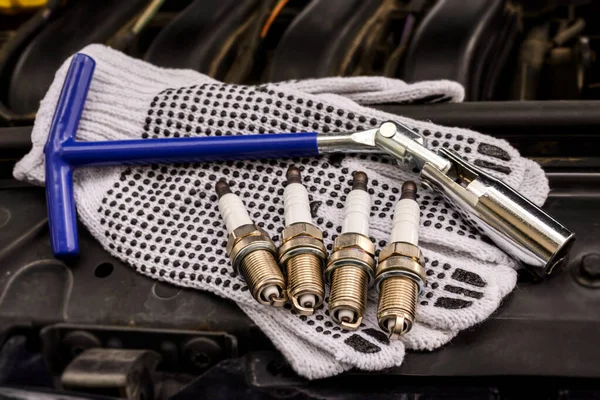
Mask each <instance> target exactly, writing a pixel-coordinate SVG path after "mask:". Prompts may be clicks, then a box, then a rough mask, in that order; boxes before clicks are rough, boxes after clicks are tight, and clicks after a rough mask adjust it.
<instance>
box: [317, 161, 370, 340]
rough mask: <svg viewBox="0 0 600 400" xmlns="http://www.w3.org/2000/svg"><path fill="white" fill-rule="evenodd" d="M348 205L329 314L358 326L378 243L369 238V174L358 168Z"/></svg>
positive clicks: (330, 275)
mask: <svg viewBox="0 0 600 400" xmlns="http://www.w3.org/2000/svg"><path fill="white" fill-rule="evenodd" d="M353 180H354V181H353V185H352V191H351V192H350V194H349V195H348V200H347V202H346V207H345V209H344V215H345V217H344V225H343V226H342V234H341V235H340V236H338V237H337V238H336V239H335V241H334V244H333V252H332V253H331V256H330V257H329V260H328V262H327V268H326V270H325V278H326V280H327V282H328V283H329V284H330V293H329V314H330V316H331V318H332V319H333V320H334V321H335V322H336V323H337V324H339V325H340V326H341V327H342V328H344V329H347V330H356V329H358V327H359V326H360V324H361V323H362V319H363V316H364V314H365V308H366V305H367V289H368V288H369V286H371V284H372V283H373V280H374V278H375V258H374V255H375V245H374V244H373V242H372V241H371V239H370V238H369V236H368V235H369V214H370V212H371V198H370V196H369V194H368V192H367V175H366V174H365V173H364V172H355V173H354V176H353Z"/></svg>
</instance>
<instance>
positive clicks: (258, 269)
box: [215, 180, 287, 307]
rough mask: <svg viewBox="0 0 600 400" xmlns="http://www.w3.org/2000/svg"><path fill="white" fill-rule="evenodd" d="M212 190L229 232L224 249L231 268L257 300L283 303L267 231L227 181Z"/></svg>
mask: <svg viewBox="0 0 600 400" xmlns="http://www.w3.org/2000/svg"><path fill="white" fill-rule="evenodd" d="M215 190H216V192H217V195H218V196H219V211H220V213H221V216H222V217H223V220H224V221H225V226H226V227H227V232H228V233H229V236H228V238H227V247H226V250H227V255H228V256H229V257H230V258H231V264H232V265H233V269H234V270H235V271H236V272H238V273H239V274H240V275H241V276H242V277H243V278H244V280H245V281H246V284H247V285H248V288H249V289H250V293H251V294H252V297H254V299H255V300H256V301H258V302H259V303H261V304H265V305H273V306H278V307H282V306H283V305H284V304H285V302H286V300H287V297H286V285H285V278H284V276H283V274H282V273H281V270H280V269H279V266H278V265H277V261H276V258H275V257H276V255H277V247H276V246H275V244H274V243H273V241H272V240H271V238H269V235H268V234H267V233H266V232H265V231H263V230H262V229H261V228H260V227H258V226H257V225H255V224H254V223H253V222H252V220H251V219H250V216H249V215H248V212H247V211H246V207H244V203H242V200H241V199H240V198H239V197H238V196H236V195H235V194H234V193H231V190H230V189H229V186H228V185H227V182H225V181H223V180H221V181H219V182H217V184H216V185H215Z"/></svg>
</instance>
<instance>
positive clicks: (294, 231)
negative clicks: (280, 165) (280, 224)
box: [279, 167, 327, 315]
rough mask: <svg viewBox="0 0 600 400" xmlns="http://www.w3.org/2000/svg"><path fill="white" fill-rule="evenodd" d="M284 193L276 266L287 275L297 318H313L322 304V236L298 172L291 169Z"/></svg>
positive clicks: (290, 296)
mask: <svg viewBox="0 0 600 400" xmlns="http://www.w3.org/2000/svg"><path fill="white" fill-rule="evenodd" d="M286 178H287V186H286V189H285V192H284V200H283V203H284V206H285V223H286V226H285V228H284V230H283V233H282V240H281V246H280V247H279V264H280V265H281V267H282V268H285V271H286V274H287V285H288V298H289V299H290V302H291V303H292V307H293V308H294V310H296V311H297V312H298V314H300V315H312V314H313V313H314V312H315V310H316V309H317V307H319V306H320V305H321V304H323V298H324V297H325V288H324V285H323V264H324V262H325V259H326V258H327V251H326V250H325V245H324V244H323V233H322V232H321V230H320V229H319V228H317V227H316V226H315V225H313V224H312V223H311V220H312V217H311V214H310V203H309V200H308V193H307V191H306V188H305V187H304V186H303V185H302V180H301V175H300V170H299V169H298V168H296V167H290V168H289V169H288V171H287V174H286Z"/></svg>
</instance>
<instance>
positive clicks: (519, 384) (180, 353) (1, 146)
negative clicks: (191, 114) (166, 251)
mask: <svg viewBox="0 0 600 400" xmlns="http://www.w3.org/2000/svg"><path fill="white" fill-rule="evenodd" d="M101 3H102V4H100V2H94V1H91V0H90V1H87V0H81V1H68V2H66V3H65V2H58V1H57V2H53V1H49V2H48V4H47V5H46V6H45V8H43V9H40V10H39V11H37V12H34V13H26V14H17V15H16V16H14V15H13V16H10V17H8V16H2V18H0V29H4V30H5V31H6V32H12V33H7V34H6V37H7V38H8V39H7V40H6V41H5V42H4V44H3V45H2V46H3V47H1V48H0V82H1V84H0V103H1V104H0V126H2V128H0V165H1V166H2V168H0V394H1V395H3V396H7V397H12V398H25V397H26V396H30V395H32V394H34V393H35V394H34V395H38V396H39V395H40V392H41V393H45V394H47V395H49V396H62V397H61V398H68V396H74V397H73V398H106V397H105V396H108V397H112V396H116V397H119V396H122V395H123V393H114V392H103V391H99V390H94V389H93V388H87V389H86V390H84V389H82V388H61V387H59V385H58V378H59V377H60V375H61V374H62V373H63V371H64V369H65V367H66V366H67V364H69V362H70V361H71V360H72V359H73V358H74V357H75V356H76V355H78V354H79V353H81V352H82V351H83V350H85V349H88V348H92V347H103V348H110V349H114V350H115V351H130V350H139V351H146V350H152V351H154V352H157V353H159V354H160V355H161V356H162V362H161V363H160V364H158V365H157V366H154V365H152V363H151V362H149V361H147V360H146V361H144V360H142V361H140V362H141V363H142V364H143V363H144V362H145V363H147V369H148V370H149V371H150V372H152V374H151V376H147V375H142V377H141V378H140V379H139V380H138V381H137V382H135V383H132V385H136V390H137V393H138V397H137V398H139V399H150V398H157V399H166V398H205V397H206V398H208V397H211V398H246V397H248V398H256V399H262V398H265V399H267V398H293V399H303V398H370V399H375V398H388V397H392V396H401V395H404V396H405V397H406V398H419V399H423V398H427V399H429V398H431V399H437V398H442V399H451V398H461V399H475V398H477V399H479V398H489V399H512V398H528V399H533V398H540V399H587V398H596V397H598V396H600V387H599V385H598V383H597V382H598V378H600V367H599V365H600V364H599V363H598V360H600V350H599V349H598V348H597V346H595V345H594V344H593V343H594V340H595V339H596V337H597V332H599V331H600V314H599V313H598V312H597V310H598V309H599V308H600V294H599V293H600V292H598V288H600V247H599V245H598V241H597V235H598V234H600V225H599V224H598V222H597V221H600V170H599V168H600V156H599V155H598V151H597V150H596V147H595V146H594V144H595V143H596V142H597V139H598V137H599V136H600V135H599V133H598V132H599V131H600V130H599V128H600V102H598V101H596V99H598V98H600V92H598V87H600V86H598V83H597V82H596V81H597V80H598V77H599V76H600V74H599V71H600V68H599V66H598V61H597V60H596V58H597V56H596V53H597V50H596V49H597V48H598V46H599V45H600V42H599V41H598V37H600V36H598V34H599V33H600V32H598V29H599V28H598V27H599V26H600V25H599V24H597V22H596V19H597V18H599V17H598V16H600V13H598V12H597V11H598V9H599V8H600V4H598V3H597V2H592V1H558V0H556V1H520V2H517V1H502V0H491V1H484V0H466V1H464V2H461V6H460V7H457V6H456V0H439V1H426V0H421V1H408V0H403V1H400V0H398V1H385V0H377V1H374V0H367V1H346V0H343V1H342V0H329V1H326V0H320V1H319V0H313V1H312V2H309V1H297V0H296V1H294V0H290V1H289V2H284V3H285V6H284V7H283V8H282V9H281V11H279V12H278V14H277V15H276V17H275V19H274V20H273V22H272V23H271V25H269V26H268V27H267V28H268V29H267V32H266V34H264V35H263V34H262V32H261V31H262V30H264V29H265V26H266V25H267V23H266V21H268V20H269V17H270V15H271V14H272V11H273V8H274V7H275V6H276V5H277V4H276V3H278V2H277V1H250V0H245V1H239V2H236V1H223V0H221V1H218V2H217V1H200V0H198V1H169V0H167V1H165V2H164V3H163V4H162V5H160V8H158V9H157V10H155V13H153V16H152V17H147V16H146V17H144V10H146V9H148V8H151V6H152V5H153V4H152V3H160V2H150V1H132V2H118V1H111V2H101ZM154 6H156V5H155V4H154ZM211 7H212V8H211ZM182 10H185V11H183V12H182ZM73 15H77V16H78V17H80V18H89V24H86V25H82V24H75V23H74V22H73V21H74V20H73V18H74V17H73ZM108 16H111V17H110V18H108ZM143 18H146V19H147V21H146V22H145V24H144V25H143V29H141V30H140V31H139V32H138V31H136V30H135V29H132V26H135V23H136V22H137V21H140V20H142V21H144V20H143ZM582 21H583V22H582ZM9 22H10V23H9ZM11 24H12V25H11ZM365 27H366V28H365ZM57 35H59V36H57ZM60 35H62V36H60ZM181 35H185V37H186V38H188V39H189V40H188V41H186V42H185V43H183V42H177V40H178V38H181ZM57 37H63V38H64V39H61V40H59V39H57ZM232 37H233V38H235V39H236V40H234V42H233V43H235V44H236V45H231V43H232V42H231V40H230V39H231V38H232ZM439 38H444V39H443V40H440V39H439ZM228 40H229V41H228ZM91 42H104V43H109V44H111V45H113V46H114V47H117V48H120V49H123V50H124V51H125V52H127V53H129V54H131V55H134V56H137V57H139V58H144V59H146V60H148V61H150V62H152V63H155V64H157V65H164V66H169V67H182V68H184V67H187V68H193V69H196V70H199V71H201V72H204V73H207V74H209V75H211V76H214V77H216V78H217V79H222V80H226V81H229V82H239V83H247V84H254V83H259V82H264V81H270V80H286V79H300V78H305V77H320V76H334V75H344V76H353V75H384V76H390V77H398V78H401V79H405V80H407V81H411V82H412V81H419V80H425V79H442V78H443V79H453V80H457V81H459V82H461V83H462V84H463V85H464V86H465V88H466V93H467V100H468V101H467V102H465V103H459V104H426V105H425V104H423V105H400V104H388V105H384V106H380V108H381V109H384V110H385V111H388V112H392V113H395V114H398V115H403V116H406V117H410V118H415V119H425V120H431V121H433V122H435V123H438V124H442V125H448V126H460V127H466V128H470V129H474V130H477V131H480V132H482V133H486V134H490V135H493V136H496V137H500V138H504V139H506V140H508V141H509V142H510V143H511V144H512V145H513V146H515V147H516V148H517V149H518V150H519V151H520V152H521V154H522V155H523V156H525V157H529V158H532V159H534V160H535V161H537V162H539V163H540V164H541V165H542V166H543V167H544V169H545V171H546V173H547V176H548V178H549V180H550V187H551V189H552V191H551V194H550V197H549V198H548V200H547V202H546V204H545V205H544V209H545V210H547V211H548V212H549V213H550V214H551V215H553V216H555V217H556V218H557V219H558V220H560V221H563V222H564V223H565V224H567V225H568V226H569V228H570V229H572V230H573V231H574V232H575V233H576V235H577V237H578V239H577V241H576V243H575V246H574V247H573V249H572V251H571V253H570V255H569V257H568V259H567V261H566V263H565V265H564V270H563V271H562V272H561V273H559V274H557V275H555V276H554V277H552V278H550V279H548V280H545V281H543V282H533V281H532V279H531V278H530V277H529V276H528V275H527V274H526V273H523V274H522V275H521V276H520V278H519V283H518V286H517V289H516V290H515V291H514V292H513V293H512V294H511V295H509V296H508V297H507V299H506V300H505V301H504V303H503V304H502V306H501V307H500V309H499V310H498V311H497V312H496V313H494V315H492V317H491V318H490V319H489V320H487V321H485V322H484V323H483V324H481V325H480V326H477V327H475V328H473V329H471V330H468V331H465V332H462V333H460V334H459V335H458V337H457V338H455V339H454V340H453V341H452V342H451V343H450V344H448V345H447V346H445V347H443V348H441V349H439V350H437V351H434V352H431V353H409V354H408V355H407V357H406V360H405V362H404V364H403V366H402V367H400V368H396V369H390V370H386V371H383V372H380V373H368V374H367V373H363V372H360V371H354V372H350V373H346V374H344V375H342V376H339V377H336V378H331V379H326V380H320V381H314V382H309V381H306V380H304V379H301V378H299V377H298V376H296V375H295V374H294V373H293V371H292V370H291V369H290V368H289V366H287V365H286V363H285V361H284V359H283V357H282V356H281V355H280V354H279V353H278V352H277V351H276V350H275V349H274V347H273V345H272V344H271V343H270V342H269V341H268V339H266V337H265V336H264V335H263V334H262V333H261V332H260V330H259V329H258V328H257V327H256V326H255V325H254V324H253V323H252V321H251V320H250V319H249V318H248V317H247V316H246V315H245V314H244V313H243V312H242V311H241V310H240V309H238V308H237V306H236V305H235V304H234V303H232V302H229V301H227V300H224V299H222V298H219V297H217V296H214V295H212V294H209V293H205V292H199V291H193V290H187V289H180V288H176V287H174V286H170V285H168V284H165V283H159V282H155V281H153V280H151V279H149V278H147V277H144V276H141V275H138V274H136V273H135V272H134V270H133V269H131V268H129V267H127V266H126V265H123V264H122V263H120V262H119V261H118V260H116V259H114V258H112V257H111V256H110V255H109V254H108V253H106V252H105V251H104V250H103V249H102V248H101V246H100V245H99V244H98V243H96V242H95V241H94V240H93V239H92V237H91V235H90V234H89V233H87V232H86V231H85V229H84V228H83V226H81V227H80V229H81V238H80V241H81V244H80V246H81V256H80V257H79V258H78V259H76V260H71V261H69V262H63V261H59V260H56V259H55V258H53V256H52V252H51V250H50V245H49V239H48V228H47V218H46V205H45V197H44V191H43V189H42V188H37V187H32V186H29V185H26V184H23V183H21V182H18V181H16V180H14V179H13V178H12V166H13V165H14V163H15V162H16V161H17V160H18V159H19V158H20V157H22V156H23V155H24V154H25V153H26V152H27V151H28V149H29V147H30V138H29V134H30V131H31V124H32V121H33V118H34V115H35V110H36V108H37V104H38V102H39V99H40V98H41V96H42V95H43V93H45V91H46V88H47V86H48V85H49V84H50V82H51V81H52V77H53V74H54V71H55V70H56V69H57V68H58V66H59V65H60V64H61V63H62V62H63V61H64V59H66V57H68V56H69V55H70V54H71V53H73V52H74V51H76V50H78V49H79V48H81V47H83V46H84V45H85V44H87V43H91ZM224 42H227V43H229V44H228V45H227V46H225V45H224V44H223V43H224ZM175 43H179V44H177V45H176V44H175ZM182 46H184V47H185V48H183V47H182ZM228 46H229V47H228ZM165 49H170V52H169V51H166V50H165ZM307 60H310V62H309V61H307ZM32 77H35V80H32V79H33V78H32ZM44 85H46V86H44ZM125 367H126V366H123V368H125ZM154 367H156V369H155V371H153V370H154ZM81 372H82V373H94V374H102V373H107V371H102V370H101V369H97V370H94V369H88V370H87V371H85V370H83V369H82V371H81ZM52 398H55V397H52Z"/></svg>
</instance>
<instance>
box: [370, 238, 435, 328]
mask: <svg viewBox="0 0 600 400" xmlns="http://www.w3.org/2000/svg"><path fill="white" fill-rule="evenodd" d="M424 265H425V259H424V257H423V253H421V250H419V248H418V247H417V246H415V245H413V244H411V243H401V242H396V243H390V244H388V245H387V246H386V247H385V248H384V249H383V250H381V252H380V253H379V265H378V266H377V276H376V278H375V287H376V288H377V290H378V291H379V304H378V306H377V320H378V322H379V327H380V328H381V329H382V330H383V331H385V332H387V333H388V334H389V335H390V337H396V336H400V335H403V334H405V333H407V332H408V331H410V330H411V328H412V326H413V324H414V321H415V310H416V307H417V301H418V298H419V293H420V292H421V291H422V290H423V287H424V286H425V283H426V281H427V279H426V277H425V268H424Z"/></svg>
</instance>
